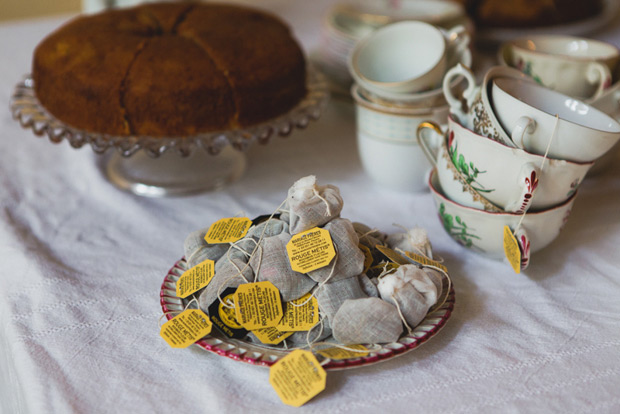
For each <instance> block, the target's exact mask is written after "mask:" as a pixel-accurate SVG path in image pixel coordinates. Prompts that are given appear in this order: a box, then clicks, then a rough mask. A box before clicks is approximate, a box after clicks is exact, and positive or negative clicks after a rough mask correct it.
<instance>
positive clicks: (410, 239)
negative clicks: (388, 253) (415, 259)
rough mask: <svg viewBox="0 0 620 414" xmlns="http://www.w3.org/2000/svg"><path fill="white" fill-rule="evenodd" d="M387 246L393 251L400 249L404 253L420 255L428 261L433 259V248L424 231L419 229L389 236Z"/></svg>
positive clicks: (415, 228)
mask: <svg viewBox="0 0 620 414" xmlns="http://www.w3.org/2000/svg"><path fill="white" fill-rule="evenodd" d="M387 244H388V246H389V247H390V248H391V249H393V250H397V249H401V250H404V251H406V252H413V253H416V254H421V255H423V256H426V257H428V258H429V259H432V258H433V248H432V246H431V242H430V240H429V239H428V235H427V234H426V230H424V229H423V228H420V227H414V228H412V229H410V230H407V231H405V232H400V233H394V234H390V235H389V236H388V238H387Z"/></svg>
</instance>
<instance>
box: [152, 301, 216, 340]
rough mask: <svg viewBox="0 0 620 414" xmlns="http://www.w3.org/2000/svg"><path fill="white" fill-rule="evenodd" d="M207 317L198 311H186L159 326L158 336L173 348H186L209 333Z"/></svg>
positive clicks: (209, 324) (210, 325)
mask: <svg viewBox="0 0 620 414" xmlns="http://www.w3.org/2000/svg"><path fill="white" fill-rule="evenodd" d="M212 326H213V325H212V324H211V321H209V317H208V316H207V315H205V313H204V312H203V311H201V310H200V309H186V310H184V311H183V312H181V313H180V314H178V315H177V316H175V317H174V318H172V319H170V320H169V321H168V322H166V323H165V324H163V325H162V326H161V329H160V331H159V334H160V335H161V337H162V338H164V340H165V341H166V342H167V343H168V345H170V346H171V347H173V348H187V347H188V346H190V345H191V344H193V343H194V342H196V341H197V340H199V339H200V338H202V337H203V336H205V335H208V334H209V333H211V328H212Z"/></svg>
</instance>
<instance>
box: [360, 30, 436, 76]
mask: <svg viewBox="0 0 620 414" xmlns="http://www.w3.org/2000/svg"><path fill="white" fill-rule="evenodd" d="M445 49H446V46H445V40H444V37H443V35H442V33H441V32H440V31H439V30H438V29H436V28H435V27H433V26H432V25H430V24H427V23H423V22H413V21H412V22H401V23H396V24H392V25H389V26H386V27H384V28H381V29H379V30H377V31H376V32H374V33H373V34H372V35H371V36H369V37H368V38H367V39H366V40H365V41H364V43H363V45H362V46H361V47H360V49H359V50H358V53H357V57H356V58H354V59H355V61H354V65H355V66H356V69H357V70H358V71H359V74H360V75H361V76H362V77H363V78H365V79H367V80H369V81H372V82H380V83H399V82H405V81H408V80H412V79H416V78H419V77H421V76H423V75H425V74H426V73H428V72H430V71H431V70H432V69H433V68H434V67H435V66H437V64H439V62H440V61H441V60H442V58H443V56H444V53H445Z"/></svg>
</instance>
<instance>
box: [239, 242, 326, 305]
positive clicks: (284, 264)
mask: <svg viewBox="0 0 620 414" xmlns="http://www.w3.org/2000/svg"><path fill="white" fill-rule="evenodd" d="M290 239H291V235H290V234H288V233H280V234H278V235H276V236H271V237H265V238H263V240H262V241H261V242H260V246H259V248H258V249H257V250H256V252H255V253H254V256H252V258H251V259H250V266H251V267H252V270H253V271H254V274H255V275H257V278H258V281H259V282H262V281H269V282H271V283H273V284H274V286H275V287H277V288H278V289H279V290H280V295H281V296H282V300H283V301H284V302H290V301H291V300H295V299H298V298H300V297H302V296H303V295H305V294H306V293H308V292H310V290H312V288H313V287H314V286H315V285H316V282H315V281H314V280H312V279H310V278H309V277H308V276H306V275H305V274H303V273H298V272H295V271H294V270H292V269H291V264H290V261H289V258H288V254H287V252H286V244H287V243H288V241H289V240H290Z"/></svg>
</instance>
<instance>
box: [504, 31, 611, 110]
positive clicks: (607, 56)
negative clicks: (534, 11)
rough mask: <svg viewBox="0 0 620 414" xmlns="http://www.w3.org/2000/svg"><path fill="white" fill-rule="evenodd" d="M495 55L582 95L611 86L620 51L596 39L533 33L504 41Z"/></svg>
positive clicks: (543, 80) (555, 86)
mask: <svg viewBox="0 0 620 414" xmlns="http://www.w3.org/2000/svg"><path fill="white" fill-rule="evenodd" d="M499 57H500V61H503V63H505V64H507V65H509V66H512V67H514V68H517V69H519V70H520V71H522V72H523V73H525V74H526V75H528V76H531V77H532V78H533V79H534V80H536V81H537V82H538V83H540V84H542V85H544V86H546V87H548V88H550V89H553V90H556V91H558V92H561V93H563V94H566V95H569V96H573V97H577V98H582V99H585V98H592V97H594V98H596V97H597V96H599V95H601V94H602V93H603V91H604V90H605V89H607V88H609V87H610V86H611V83H612V73H613V71H614V69H615V67H616V66H617V64H618V60H619V59H620V52H619V51H618V48H616V47H615V46H613V45H611V44H609V43H606V42H602V41H599V40H592V39H585V38H581V37H573V36H562V35H537V36H526V37H521V38H518V39H514V40H511V41H508V42H506V43H504V44H503V45H502V47H501V49H500V55H499Z"/></svg>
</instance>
